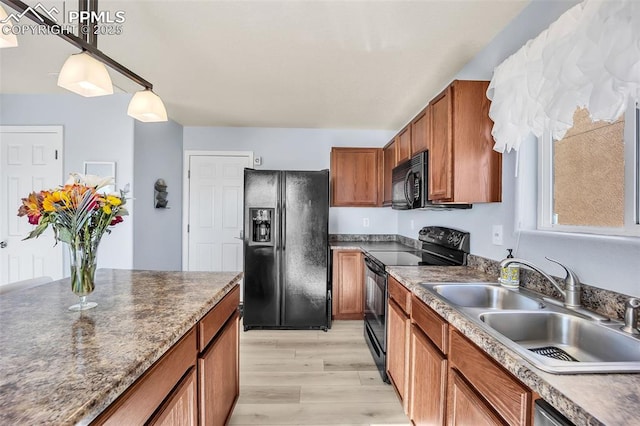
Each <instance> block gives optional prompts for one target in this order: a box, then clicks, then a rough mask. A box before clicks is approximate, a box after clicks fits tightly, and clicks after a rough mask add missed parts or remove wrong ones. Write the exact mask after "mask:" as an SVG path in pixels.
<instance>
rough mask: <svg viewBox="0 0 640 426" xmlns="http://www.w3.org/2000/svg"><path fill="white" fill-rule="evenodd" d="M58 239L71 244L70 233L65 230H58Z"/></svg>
mask: <svg viewBox="0 0 640 426" xmlns="http://www.w3.org/2000/svg"><path fill="white" fill-rule="evenodd" d="M58 239H59V240H60V241H62V242H63V243H67V244H71V240H72V235H71V232H70V231H69V230H68V229H67V228H60V229H59V230H58Z"/></svg>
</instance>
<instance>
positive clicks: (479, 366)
mask: <svg viewBox="0 0 640 426" xmlns="http://www.w3.org/2000/svg"><path fill="white" fill-rule="evenodd" d="M449 341H450V350H449V364H450V367H451V368H452V369H455V370H456V371H457V372H458V373H459V374H461V375H462V376H464V378H465V380H466V382H467V383H469V384H470V386H472V387H473V389H474V390H475V391H476V393H477V394H478V395H480V396H481V397H482V399H483V400H484V401H485V403H486V405H487V406H489V407H491V408H492V409H493V411H495V412H496V413H497V414H498V415H499V416H500V418H501V420H502V421H503V422H504V423H506V424H510V425H530V424H531V422H532V420H531V407H532V400H533V396H532V392H531V390H530V389H529V388H528V387H526V386H525V385H523V384H522V383H521V382H520V381H519V380H518V379H517V378H515V377H514V376H513V375H511V373H509V372H508V371H506V370H505V369H504V368H503V367H502V366H500V365H498V363H496V362H495V361H494V360H493V359H491V358H490V357H489V356H488V355H487V354H486V353H485V352H484V351H483V350H482V349H480V348H478V347H477V346H476V345H475V344H473V343H472V342H471V341H469V340H468V339H467V338H466V337H464V336H463V335H462V334H461V333H460V332H459V331H458V330H455V329H453V328H452V329H451V330H450V333H449Z"/></svg>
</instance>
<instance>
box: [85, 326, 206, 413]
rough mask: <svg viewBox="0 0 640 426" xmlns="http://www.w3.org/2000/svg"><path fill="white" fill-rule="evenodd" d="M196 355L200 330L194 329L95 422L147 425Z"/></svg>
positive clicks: (194, 363)
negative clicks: (197, 332)
mask: <svg viewBox="0 0 640 426" xmlns="http://www.w3.org/2000/svg"><path fill="white" fill-rule="evenodd" d="M196 356H197V353H196V332H195V328H192V329H191V331H189V332H188V333H187V334H186V335H185V336H184V337H183V338H182V339H181V340H180V341H179V342H178V343H176V344H175V345H174V346H173V347H172V348H171V349H170V350H169V351H168V352H167V353H166V354H165V355H163V356H162V358H160V360H158V362H156V363H155V364H154V365H153V366H152V367H151V368H150V369H149V370H147V371H146V372H145V373H144V375H142V377H140V378H139V379H138V380H137V381H136V382H135V383H134V384H133V385H131V387H130V388H129V389H128V390H127V391H126V392H125V393H124V394H123V395H122V396H121V397H120V398H119V399H117V400H116V402H114V403H113V404H111V406H110V407H109V408H107V410H105V411H104V412H103V413H102V414H101V415H100V416H99V417H98V418H97V419H96V420H95V421H94V422H93V423H92V424H93V425H134V424H144V423H145V422H146V421H147V419H149V417H151V415H152V414H153V413H154V411H156V409H157V408H158V407H159V406H160V404H161V403H162V401H164V400H165V398H166V397H167V395H169V393H170V392H171V390H172V389H173V388H174V387H175V386H176V384H178V382H179V381H180V379H181V378H182V376H184V374H185V372H186V371H187V370H189V368H191V367H193V366H195V365H196Z"/></svg>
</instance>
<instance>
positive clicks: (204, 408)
mask: <svg viewBox="0 0 640 426" xmlns="http://www.w3.org/2000/svg"><path fill="white" fill-rule="evenodd" d="M239 318H240V317H239V315H238V313H237V312H236V313H235V314H233V316H232V317H231V319H229V321H228V322H227V324H226V325H225V327H224V328H223V329H222V331H221V332H220V334H219V335H218V337H216V339H215V340H214V341H213V343H211V346H210V347H209V348H208V349H207V350H206V351H205V352H204V353H203V354H202V355H201V357H200V358H199V359H198V374H199V376H200V424H201V425H216V426H217V425H220V426H223V425H224V424H226V421H227V419H228V418H229V416H230V415H231V411H232V410H233V407H234V405H235V403H236V400H237V398H238V394H239V392H240V386H239V384H240V383H239V375H238V374H239V362H238V361H239V357H238V355H239V352H238V349H239V342H238V339H239V336H240V335H239V330H240V328H239V323H240V320H239Z"/></svg>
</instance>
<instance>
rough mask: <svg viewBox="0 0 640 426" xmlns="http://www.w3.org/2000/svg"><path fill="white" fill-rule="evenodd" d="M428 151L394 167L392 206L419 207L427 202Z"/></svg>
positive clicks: (392, 175) (400, 207) (400, 208)
mask: <svg viewBox="0 0 640 426" xmlns="http://www.w3.org/2000/svg"><path fill="white" fill-rule="evenodd" d="M428 158H429V157H428V151H423V152H421V153H419V154H416V155H414V156H413V157H411V159H410V160H407V161H405V162H403V163H401V164H398V165H397V166H396V167H394V168H393V171H392V172H391V194H392V195H391V200H392V202H391V208H393V209H398V210H409V209H419V208H421V207H424V206H425V205H426V203H427V185H428V176H429V174H428V173H427V171H428V170H427V168H428V164H429V161H428Z"/></svg>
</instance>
